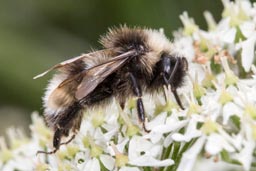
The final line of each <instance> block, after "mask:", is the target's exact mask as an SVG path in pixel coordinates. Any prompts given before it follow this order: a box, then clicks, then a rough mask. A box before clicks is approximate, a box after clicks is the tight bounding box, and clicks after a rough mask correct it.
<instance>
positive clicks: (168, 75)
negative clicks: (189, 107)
mask: <svg viewBox="0 0 256 171" xmlns="http://www.w3.org/2000/svg"><path fill="white" fill-rule="evenodd" d="M183 61H184V59H183ZM183 61H181V59H180V58H177V60H176V62H175V65H174V68H173V70H172V71H171V72H170V67H169V65H170V63H169V61H168V60H163V64H162V65H163V70H164V71H163V72H162V74H161V75H162V76H163V79H164V82H165V84H166V85H171V91H172V93H173V95H174V97H175V99H176V101H177V103H178V105H179V106H180V108H181V109H182V110H184V107H183V105H182V103H181V100H180V98H179V96H178V93H177V90H176V87H175V86H174V85H173V83H172V82H173V77H174V75H175V73H176V72H177V68H178V65H179V64H180V63H181V62H183ZM183 63H184V62H183Z"/></svg>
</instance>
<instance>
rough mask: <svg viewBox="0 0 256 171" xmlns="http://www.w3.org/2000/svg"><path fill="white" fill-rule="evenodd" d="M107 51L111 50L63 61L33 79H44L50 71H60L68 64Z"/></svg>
mask: <svg viewBox="0 0 256 171" xmlns="http://www.w3.org/2000/svg"><path fill="white" fill-rule="evenodd" d="M106 50H109V49H104V50H100V51H95V52H92V53H87V54H82V55H80V56H77V57H74V58H71V59H68V60H66V61H63V62H61V63H58V64H56V65H54V66H53V67H51V68H49V69H48V70H46V71H45V72H43V73H41V74H38V75H36V76H35V77H33V79H37V78H40V77H43V76H44V75H46V74H47V73H48V72H50V71H52V70H54V69H58V68H61V67H64V66H66V65H68V64H70V63H73V62H75V61H78V60H80V59H83V58H88V57H91V55H93V54H94V53H98V52H101V51H106Z"/></svg>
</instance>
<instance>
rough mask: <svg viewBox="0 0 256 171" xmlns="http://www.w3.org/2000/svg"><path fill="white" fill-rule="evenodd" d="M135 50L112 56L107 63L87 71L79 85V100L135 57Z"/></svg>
mask: <svg viewBox="0 0 256 171" xmlns="http://www.w3.org/2000/svg"><path fill="white" fill-rule="evenodd" d="M135 54H136V52H135V51H133V50H132V51H128V52H126V53H123V54H121V55H119V56H116V57H114V58H111V59H110V60H108V61H107V62H106V63H103V64H100V65H97V66H94V67H92V68H89V69H87V70H85V71H83V72H84V73H83V74H84V77H83V80H82V82H81V83H80V84H79V86H78V87H77V91H76V94H75V96H76V98H77V99H78V100H80V99H82V98H83V97H86V96H87V95H88V94H89V93H91V92H92V91H93V90H94V89H95V88H96V87H97V86H98V85H99V84H100V83H101V82H102V81H104V80H105V78H106V77H107V76H109V75H110V74H111V73H113V72H114V71H116V70H117V69H119V68H120V67H121V66H123V65H124V64H125V63H126V62H127V61H128V60H129V59H131V57H134V56H135Z"/></svg>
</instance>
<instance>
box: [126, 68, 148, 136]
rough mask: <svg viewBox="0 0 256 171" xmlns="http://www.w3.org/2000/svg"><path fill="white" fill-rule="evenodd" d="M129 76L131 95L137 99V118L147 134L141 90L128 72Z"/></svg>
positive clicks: (132, 75)
mask: <svg viewBox="0 0 256 171" xmlns="http://www.w3.org/2000/svg"><path fill="white" fill-rule="evenodd" d="M129 76H130V79H131V82H132V89H133V93H134V94H135V96H137V97H138V99H137V111H138V117H139V120H140V122H142V127H143V129H144V131H145V132H147V133H149V132H150V130H148V129H147V128H146V125H145V122H146V117H145V110H144V105H143V101H142V98H141V96H142V92H141V88H140V86H139V84H138V81H137V79H136V78H135V76H134V74H133V73H131V72H129Z"/></svg>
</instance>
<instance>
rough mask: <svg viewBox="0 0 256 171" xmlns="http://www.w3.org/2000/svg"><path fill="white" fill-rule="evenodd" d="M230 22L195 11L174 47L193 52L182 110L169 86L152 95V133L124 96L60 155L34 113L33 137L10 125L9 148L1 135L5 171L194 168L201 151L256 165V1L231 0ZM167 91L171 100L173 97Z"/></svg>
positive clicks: (147, 101) (91, 118)
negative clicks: (201, 18)
mask: <svg viewBox="0 0 256 171" xmlns="http://www.w3.org/2000/svg"><path fill="white" fill-rule="evenodd" d="M223 4H224V12H223V18H222V20H221V21H220V22H219V23H218V24H216V22H215V21H214V20H213V18H212V16H211V15H210V13H208V12H206V13H205V17H206V20H207V23H208V26H209V30H208V31H203V30H201V29H200V28H199V27H198V26H197V25H196V24H195V22H194V21H193V20H192V19H190V18H189V17H188V15H187V13H184V14H183V15H182V16H181V20H182V22H183V24H184V28H183V29H182V30H180V31H178V32H176V33H175V43H174V46H175V47H176V49H178V52H182V53H183V54H184V56H186V57H187V58H188V60H189V61H190V62H189V72H188V77H187V80H186V82H185V83H184V86H183V87H182V88H180V89H179V90H178V92H180V96H181V98H182V102H183V104H184V106H185V107H186V109H185V110H181V109H180V108H179V107H178V106H177V104H176V102H175V100H174V98H173V95H172V93H171V92H170V89H169V88H166V87H165V90H164V92H163V93H162V94H155V95H145V96H144V97H143V101H144V105H145V110H146V113H147V116H148V118H149V121H148V122H147V123H146V127H147V128H148V129H150V130H151V132H150V133H145V132H144V131H143V129H142V128H141V126H140V124H139V123H138V119H137V112H136V107H135V106H136V105H135V99H131V100H130V101H129V102H128V103H127V104H126V106H125V109H124V110H123V111H122V110H121V109H120V108H119V105H118V104H117V103H116V102H113V104H111V105H110V106H108V107H107V108H102V109H97V110H96V109H94V110H92V111H86V113H85V115H84V119H83V122H82V124H81V129H80V132H79V133H78V135H77V136H76V138H75V139H74V140H73V141H72V142H71V143H69V144H68V145H62V146H61V147H60V150H59V151H57V152H56V153H55V154H53V155H45V154H39V155H37V156H36V152H37V151H38V150H46V151H50V150H51V149H52V148H53V147H52V146H51V142H52V134H53V132H52V131H51V130H49V129H48V128H47V127H46V125H45V124H44V121H43V119H42V118H41V117H39V115H38V114H37V113H33V114H32V121H33V123H32V125H31V138H28V137H26V136H24V135H23V134H22V132H21V131H19V130H15V129H10V130H9V131H8V136H9V138H8V140H9V143H8V144H9V146H8V147H7V146H6V142H5V141H4V139H3V138H1V139H0V150H1V151H0V170H3V171H11V170H21V171H23V170H24V171H29V170H37V171H44V170H51V171H55V170H56V171H57V170H58V171H66V170H75V171H76V170H79V171H80V170H84V171H105V170H106V171H107V170H111V171H142V170H145V171H153V170H159V171H176V170H177V171H192V170H193V168H194V165H195V163H196V161H197V160H198V158H199V157H203V158H209V159H210V160H213V161H215V162H218V161H225V162H227V163H231V164H236V165H241V167H243V169H244V170H246V171H249V170H250V169H252V168H253V167H255V166H256V159H255V155H256V143H255V142H256V141H255V140H256V98H255V97H256V68H255V66H254V64H255V63H254V61H255V59H254V56H255V50H254V47H255V42H256V4H251V3H250V1H249V0H248V1H247V0H237V1H235V2H231V1H229V0H223ZM164 96H167V97H168V98H167V99H165V98H164Z"/></svg>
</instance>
